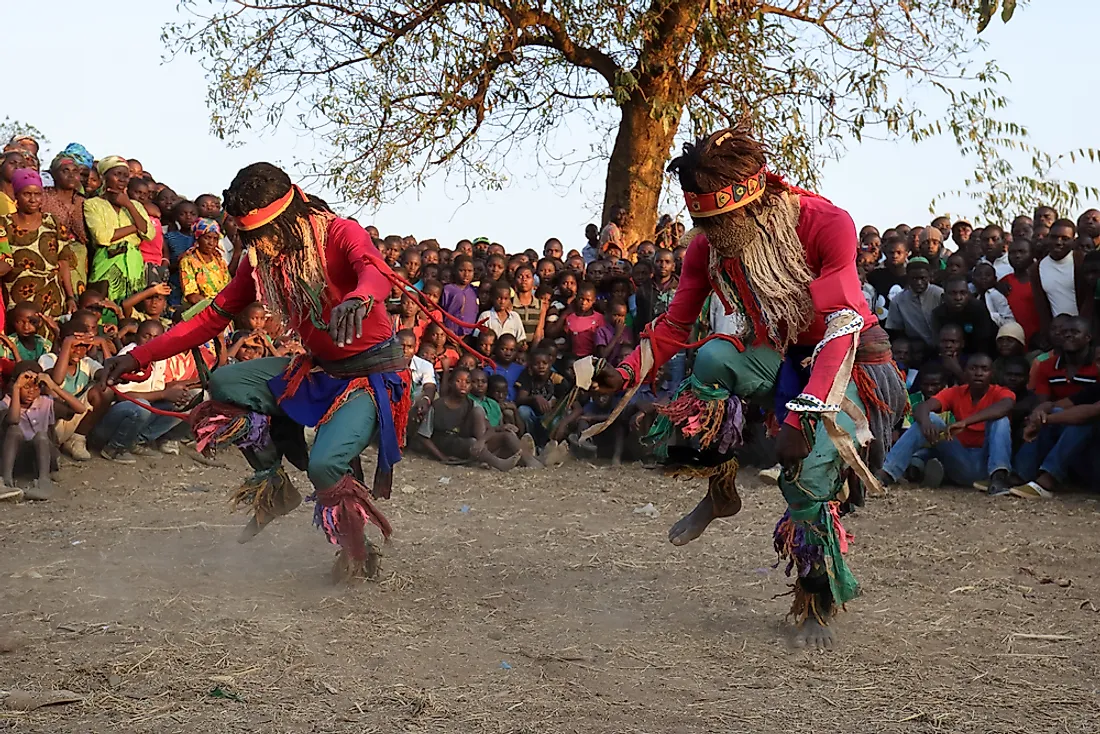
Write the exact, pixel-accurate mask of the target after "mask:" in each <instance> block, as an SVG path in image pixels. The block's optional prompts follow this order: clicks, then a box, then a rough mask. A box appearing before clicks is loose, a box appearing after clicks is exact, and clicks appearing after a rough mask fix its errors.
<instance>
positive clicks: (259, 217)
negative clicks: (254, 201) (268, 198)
mask: <svg viewBox="0 0 1100 734" xmlns="http://www.w3.org/2000/svg"><path fill="white" fill-rule="evenodd" d="M295 191H297V192H298V193H299V194H301V196H302V198H303V199H305V200H306V201H309V199H308V198H306V195H305V194H303V193H302V190H301V189H300V188H298V187H297V186H296V185H294V186H291V187H290V191H287V192H286V194H284V195H283V196H282V197H281V198H278V199H276V200H275V201H273V202H271V203H270V204H268V205H267V206H264V207H260V208H259V209H253V210H252V211H250V212H249V213H248V214H245V215H244V216H242V217H237V229H243V230H244V231H245V232H247V231H249V230H251V229H259V228H260V227H262V226H264V225H265V224H271V222H272V220H274V219H275V217H277V216H279V215H280V214H282V213H283V212H285V211H286V208H287V207H288V206H290V202H291V201H293V199H294V192H295Z"/></svg>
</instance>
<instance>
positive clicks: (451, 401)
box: [419, 368, 539, 471]
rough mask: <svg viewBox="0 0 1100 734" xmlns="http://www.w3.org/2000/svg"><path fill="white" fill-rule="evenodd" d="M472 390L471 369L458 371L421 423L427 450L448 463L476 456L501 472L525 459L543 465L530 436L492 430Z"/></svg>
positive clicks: (420, 431)
mask: <svg viewBox="0 0 1100 734" xmlns="http://www.w3.org/2000/svg"><path fill="white" fill-rule="evenodd" d="M469 393H470V373H469V371H468V370H465V369H462V368H458V369H456V370H454V371H453V372H452V373H451V375H450V381H449V384H448V385H447V389H446V390H445V391H444V393H443V396H442V397H440V398H437V399H436V401H435V402H434V403H433V404H432V409H431V411H430V412H429V414H428V417H427V418H426V419H425V421H424V422H423V423H421V424H420V430H419V435H420V437H421V439H422V446H423V447H424V450H425V451H426V452H427V453H428V454H429V455H430V456H432V457H434V458H435V459H437V460H439V461H441V462H443V463H445V464H461V463H465V462H466V461H467V460H469V459H473V460H475V461H479V462H483V463H485V464H488V465H489V466H491V467H492V468H494V469H497V470H498V471H509V470H510V469H513V468H515V466H516V465H517V464H519V462H520V461H521V460H522V461H524V463H525V464H527V465H528V466H535V465H539V463H538V459H536V458H535V456H534V445H533V442H532V441H531V440H530V438H528V439H527V440H526V441H524V442H521V441H520V439H519V438H518V437H517V436H516V434H515V433H512V432H511V431H492V430H490V429H489V427H488V425H487V422H486V419H485V414H484V413H482V412H481V410H480V409H478V408H477V406H476V405H474V403H473V402H472V401H471V400H470V399H469V397H468V396H469Z"/></svg>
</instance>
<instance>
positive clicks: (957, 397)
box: [935, 385, 1016, 449]
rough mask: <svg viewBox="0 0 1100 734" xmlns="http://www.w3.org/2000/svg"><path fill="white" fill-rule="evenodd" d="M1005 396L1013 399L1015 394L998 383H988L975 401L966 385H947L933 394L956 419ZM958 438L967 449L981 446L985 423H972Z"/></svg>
mask: <svg viewBox="0 0 1100 734" xmlns="http://www.w3.org/2000/svg"><path fill="white" fill-rule="evenodd" d="M1006 398H1008V399H1011V400H1013V401H1015V400H1016V395H1015V394H1014V393H1013V392H1012V391H1011V390H1009V389H1008V388H1007V387H1001V386H1000V385H990V386H989V389H988V390H986V391H985V395H983V396H982V399H981V400H979V401H978V402H977V403H975V402H974V398H973V397H971V395H970V388H969V387H967V386H966V385H956V386H955V387H949V388H946V389H944V390H940V391H939V392H938V393H936V395H935V399H936V400H938V401H939V403H940V405H942V406H943V409H944V410H945V411H948V412H950V413H951V414H952V415H954V416H955V420H956V421H961V420H964V419H966V418H969V417H970V416H972V415H974V414H975V413H977V412H978V411H979V410H985V409H986V408H988V407H989V406H990V405H993V404H994V403H999V402H1001V401H1002V400H1004V399H1006ZM958 438H959V443H961V444H962V445H963V446H965V447H967V448H968V449H976V448H981V446H982V444H984V443H985V423H972V424H971V425H969V426H967V427H966V428H964V429H963V431H962V433H960V434H959V436H958Z"/></svg>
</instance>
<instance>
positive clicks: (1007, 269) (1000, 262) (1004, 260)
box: [982, 252, 1012, 280]
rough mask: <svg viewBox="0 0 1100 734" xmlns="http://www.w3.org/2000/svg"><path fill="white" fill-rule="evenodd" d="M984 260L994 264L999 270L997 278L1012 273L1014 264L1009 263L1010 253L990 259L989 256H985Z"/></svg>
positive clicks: (994, 267)
mask: <svg viewBox="0 0 1100 734" xmlns="http://www.w3.org/2000/svg"><path fill="white" fill-rule="evenodd" d="M982 260H984V261H985V262H987V263H989V264H990V265H992V266H993V269H994V270H995V271H997V280H1000V279H1001V278H1003V277H1005V276H1006V275H1011V274H1012V266H1011V265H1009V264H1008V253H1007V252H1006V253H1004V254H1002V255H1001V256H1000V257H999V258H997V259H996V260H990V259H989V258H988V257H983V258H982Z"/></svg>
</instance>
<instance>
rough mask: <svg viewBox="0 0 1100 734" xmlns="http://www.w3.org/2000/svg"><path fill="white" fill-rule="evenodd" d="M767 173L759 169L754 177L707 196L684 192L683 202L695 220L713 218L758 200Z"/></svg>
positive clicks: (762, 193) (762, 190) (761, 194)
mask: <svg viewBox="0 0 1100 734" xmlns="http://www.w3.org/2000/svg"><path fill="white" fill-rule="evenodd" d="M767 180H768V171H767V169H766V168H761V169H760V170H759V171H758V172H756V173H755V174H754V175H752V176H750V177H749V178H747V179H745V180H744V181H738V182H737V183H732V184H730V185H729V186H726V187H725V188H723V189H718V190H717V191H715V192H713V193H709V194H693V193H691V192H690V191H685V192H684V201H686V202H687V207H688V211H689V212H691V216H692V217H694V218H696V219H701V218H703V217H715V216H718V215H719V214H725V213H726V212H732V211H733V210H734V209H740V208H741V207H743V206H747V205H749V204H751V203H752V202H754V201H756V200H757V199H759V198H760V197H761V196H763V195H764V187H765V186H766V185H767Z"/></svg>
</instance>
